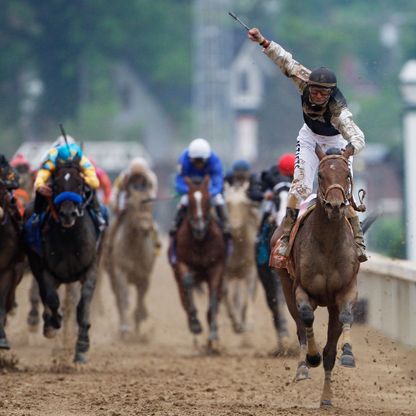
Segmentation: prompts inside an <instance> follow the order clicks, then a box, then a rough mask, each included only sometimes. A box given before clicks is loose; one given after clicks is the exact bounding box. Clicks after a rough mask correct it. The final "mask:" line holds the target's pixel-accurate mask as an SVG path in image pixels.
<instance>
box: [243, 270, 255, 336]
mask: <svg viewBox="0 0 416 416" xmlns="http://www.w3.org/2000/svg"><path fill="white" fill-rule="evenodd" d="M244 286H245V297H244V308H243V329H244V330H245V331H249V330H252V329H253V328H254V300H255V297H256V286H257V276H256V270H255V267H254V265H250V266H248V268H247V274H246V277H245V278H244Z"/></svg>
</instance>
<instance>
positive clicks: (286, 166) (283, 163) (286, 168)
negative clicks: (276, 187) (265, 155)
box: [277, 153, 296, 176]
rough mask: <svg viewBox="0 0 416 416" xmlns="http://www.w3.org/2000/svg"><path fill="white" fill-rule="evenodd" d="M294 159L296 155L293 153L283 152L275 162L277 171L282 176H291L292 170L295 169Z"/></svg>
mask: <svg viewBox="0 0 416 416" xmlns="http://www.w3.org/2000/svg"><path fill="white" fill-rule="evenodd" d="M295 159H296V156H295V155H294V154H293V153H284V154H283V155H282V156H280V158H279V160H278V162H277V168H278V169H279V172H280V173H281V174H282V175H284V176H293V172H294V171H295Z"/></svg>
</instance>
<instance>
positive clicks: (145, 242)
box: [102, 158, 159, 336]
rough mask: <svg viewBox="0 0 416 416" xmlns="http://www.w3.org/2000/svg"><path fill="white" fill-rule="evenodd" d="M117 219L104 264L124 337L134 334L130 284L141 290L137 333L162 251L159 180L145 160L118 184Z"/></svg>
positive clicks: (135, 162)
mask: <svg viewBox="0 0 416 416" xmlns="http://www.w3.org/2000/svg"><path fill="white" fill-rule="evenodd" d="M117 183H118V184H119V185H118V190H117V195H116V200H117V202H116V206H115V210H114V219H113V221H112V223H111V225H110V228H109V230H108V234H107V238H106V241H105V245H104V249H103V256H102V265H103V267H104V270H106V271H107V273H108V275H109V276H110V280H111V285H112V288H113V291H114V293H115V296H116V302H117V308H118V312H119V316H120V326H119V328H120V332H121V334H122V336H124V335H125V334H127V333H128V332H130V325H129V316H128V310H129V284H132V285H134V286H135V287H136V289H137V304H136V308H135V312H134V322H135V330H136V333H137V334H138V333H139V330H140V324H141V323H142V321H144V320H145V319H146V318H147V308H146V305H145V303H144V299H145V296H146V293H147V290H148V288H149V282H150V275H151V273H152V270H153V266H154V263H155V259H156V255H157V252H158V249H159V240H158V236H157V228H156V225H155V222H154V219H153V212H152V201H154V199H155V197H156V193H157V178H156V175H155V174H154V173H153V172H152V171H151V170H150V168H149V167H148V165H147V163H145V161H144V160H143V159H139V158H137V159H134V160H133V161H132V162H131V164H130V166H129V167H128V169H127V171H126V172H124V173H123V174H122V176H121V177H120V178H119V179H118V182H117Z"/></svg>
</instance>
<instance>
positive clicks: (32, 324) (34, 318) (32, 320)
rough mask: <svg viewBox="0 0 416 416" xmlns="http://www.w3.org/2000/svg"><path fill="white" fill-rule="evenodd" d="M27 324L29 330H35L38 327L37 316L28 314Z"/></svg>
mask: <svg viewBox="0 0 416 416" xmlns="http://www.w3.org/2000/svg"><path fill="white" fill-rule="evenodd" d="M27 324H28V325H29V327H30V329H32V328H36V329H37V326H38V325H39V315H37V314H36V315H35V314H31V313H30V314H29V315H28V317H27ZM36 329H35V330H36Z"/></svg>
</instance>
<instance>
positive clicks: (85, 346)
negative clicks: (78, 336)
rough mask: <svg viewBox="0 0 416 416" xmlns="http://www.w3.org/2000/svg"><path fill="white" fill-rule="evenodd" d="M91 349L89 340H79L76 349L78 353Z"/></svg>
mask: <svg viewBox="0 0 416 416" xmlns="http://www.w3.org/2000/svg"><path fill="white" fill-rule="evenodd" d="M89 349H90V343H89V341H77V345H76V350H77V354H78V353H80V354H82V353H86V352H87V351H88V350H89Z"/></svg>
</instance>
